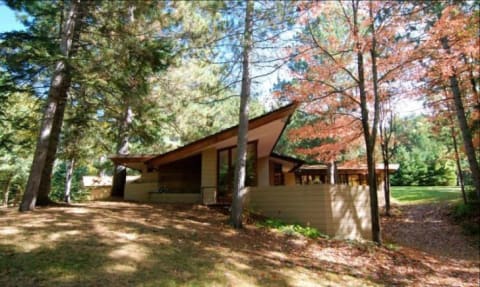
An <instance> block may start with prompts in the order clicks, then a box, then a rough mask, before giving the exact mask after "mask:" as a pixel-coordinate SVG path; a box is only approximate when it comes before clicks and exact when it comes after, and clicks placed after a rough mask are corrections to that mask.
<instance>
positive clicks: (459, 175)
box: [443, 87, 467, 204]
mask: <svg viewBox="0 0 480 287" xmlns="http://www.w3.org/2000/svg"><path fill="white" fill-rule="evenodd" d="M443 92H444V93H445V101H446V103H447V110H448V120H449V121H450V135H451V137H452V144H453V152H454V153H455V163H456V165H457V183H458V185H460V189H461V191H462V197H463V203H465V204H467V195H466V193H465V181H464V180H463V172H462V165H461V164H460V154H459V153H458V143H457V133H456V132H455V122H454V120H453V116H452V109H451V107H450V103H449V100H448V93H447V88H446V87H444V88H443Z"/></svg>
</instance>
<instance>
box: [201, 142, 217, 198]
mask: <svg viewBox="0 0 480 287" xmlns="http://www.w3.org/2000/svg"><path fill="white" fill-rule="evenodd" d="M201 190H202V202H203V203H204V204H213V203H215V202H216V193H217V150H216V149H214V148H212V149H208V150H205V151H203V152H202V171H201Z"/></svg>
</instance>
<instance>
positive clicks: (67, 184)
mask: <svg viewBox="0 0 480 287" xmlns="http://www.w3.org/2000/svg"><path fill="white" fill-rule="evenodd" d="M74 166H75V158H72V159H71V160H69V161H68V164H67V170H66V172H65V195H64V197H63V200H64V201H65V202H66V203H70V200H71V199H70V194H71V190H72V179H73V168H74Z"/></svg>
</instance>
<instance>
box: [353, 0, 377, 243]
mask: <svg viewBox="0 0 480 287" xmlns="http://www.w3.org/2000/svg"><path fill="white" fill-rule="evenodd" d="M352 3H353V19H354V33H355V35H356V36H358V17H357V12H358V5H359V1H352ZM355 3H356V4H355ZM370 13H372V7H371V2H370ZM370 16H371V17H372V15H371V14H370ZM371 28H372V35H373V36H372V47H371V49H370V54H371V56H372V77H373V79H372V80H373V88H374V89H373V93H374V116H373V124H372V128H371V129H370V123H369V110H368V105H367V93H366V89H365V71H364V62H363V52H362V51H361V49H362V47H361V46H360V43H359V42H357V44H356V45H357V50H358V51H357V69H358V85H359V90H360V107H361V114H362V128H363V135H364V138H365V146H366V152H367V167H368V187H369V188H368V189H369V193H370V215H371V218H372V240H373V241H374V242H376V243H377V244H381V243H382V240H381V234H380V215H379V211H378V194H377V174H376V173H375V138H376V134H377V125H378V117H379V96H378V87H377V84H378V83H377V79H378V77H377V66H376V54H375V53H376V50H375V31H374V30H373V28H374V26H373V23H372V25H371Z"/></svg>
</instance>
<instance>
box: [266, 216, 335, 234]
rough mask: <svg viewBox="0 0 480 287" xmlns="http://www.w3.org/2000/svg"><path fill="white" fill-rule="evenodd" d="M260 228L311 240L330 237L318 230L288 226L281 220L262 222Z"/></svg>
mask: <svg viewBox="0 0 480 287" xmlns="http://www.w3.org/2000/svg"><path fill="white" fill-rule="evenodd" d="M259 225H260V226H263V227H268V228H273V229H277V230H279V231H280V232H282V233H284V234H287V235H303V236H305V237H309V238H318V237H322V238H328V235H326V234H323V233H321V232H320V231H318V230H317V229H316V228H313V227H310V226H302V225H301V224H297V223H296V224H287V223H285V222H283V221H281V220H279V219H275V218H269V219H266V220H265V221H263V222H260V224H259Z"/></svg>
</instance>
